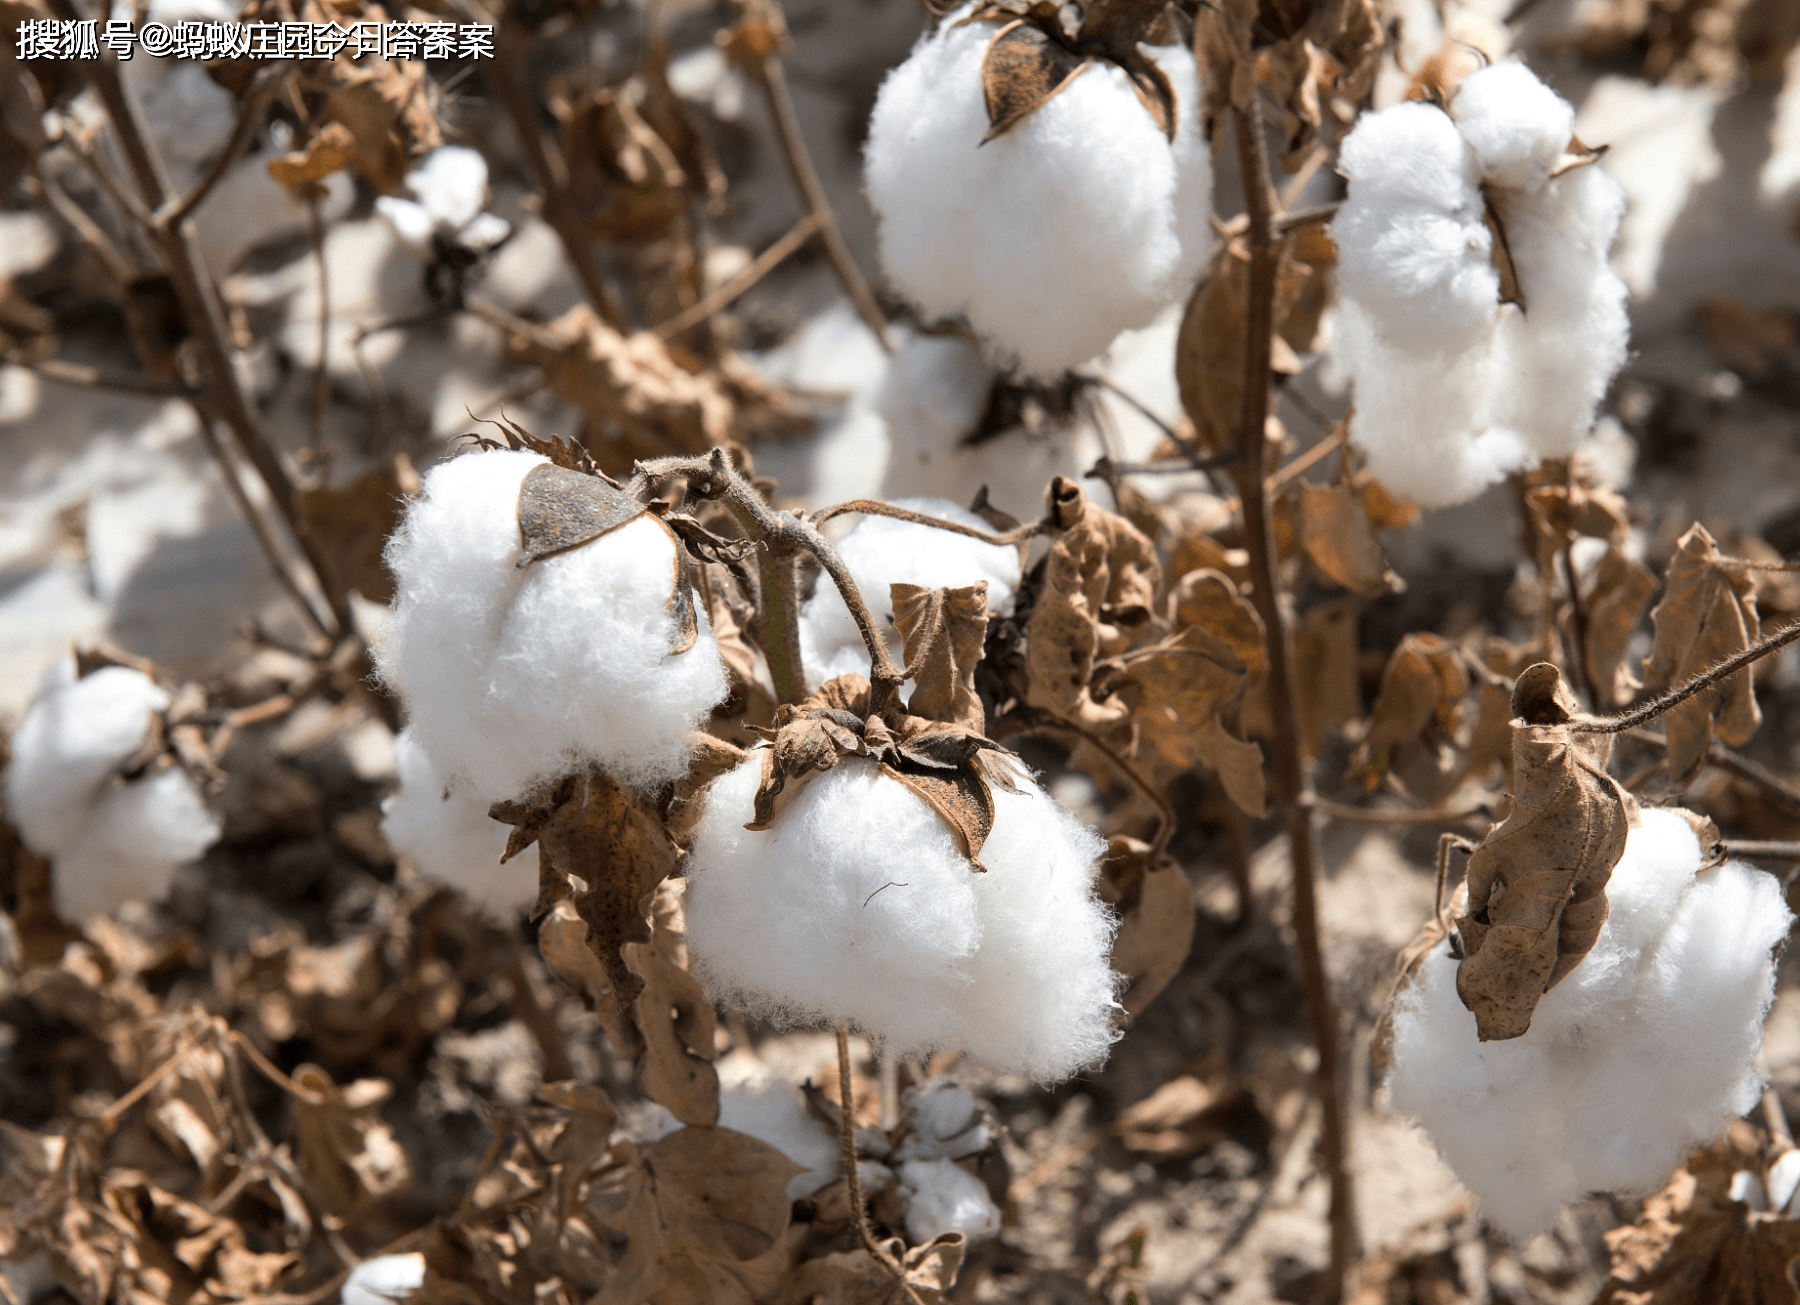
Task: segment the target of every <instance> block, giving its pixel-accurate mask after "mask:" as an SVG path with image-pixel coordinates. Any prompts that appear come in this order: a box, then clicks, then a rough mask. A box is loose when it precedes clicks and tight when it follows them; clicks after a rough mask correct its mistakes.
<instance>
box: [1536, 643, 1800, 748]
mask: <svg viewBox="0 0 1800 1305" xmlns="http://www.w3.org/2000/svg"><path fill="white" fill-rule="evenodd" d="M1795 639H1800V621H1795V622H1794V623H1793V624H1791V625H1787V626H1783V627H1782V628H1781V629H1780V630H1777V631H1776V632H1775V633H1774V634H1771V635H1769V636H1768V637H1767V638H1765V639H1759V640H1758V641H1757V642H1755V643H1753V644H1751V645H1750V646H1749V647H1748V648H1746V649H1744V651H1742V652H1740V653H1736V654H1734V655H1732V656H1730V657H1727V658H1726V659H1725V660H1724V661H1722V662H1720V663H1719V664H1718V665H1717V666H1714V667H1712V668H1711V669H1710V670H1705V671H1702V672H1701V673H1700V674H1698V675H1696V676H1695V677H1694V678H1693V679H1691V680H1689V681H1688V682H1687V683H1686V684H1684V685H1682V686H1681V687H1680V688H1678V689H1671V690H1670V691H1669V692H1667V693H1665V694H1663V695H1662V696H1661V697H1659V698H1656V699H1655V700H1653V701H1651V702H1647V703H1645V704H1644V705H1643V706H1642V707H1639V708H1638V709H1637V710H1636V711H1630V712H1626V713H1625V714H1624V715H1622V716H1607V717H1599V718H1592V717H1590V718H1588V719H1585V720H1575V721H1573V722H1571V723H1570V725H1569V728H1570V729H1571V730H1573V731H1574V732H1575V733H1577V734H1620V733H1623V732H1624V731H1625V730H1629V729H1636V728H1637V727H1638V726H1639V725H1645V724H1648V723H1649V722H1651V721H1653V720H1655V719H1656V718H1657V717H1658V716H1660V715H1662V714H1663V713H1664V712H1666V711H1668V710H1669V709H1670V708H1671V707H1679V706H1680V705H1681V704H1682V703H1684V702H1686V701H1687V700H1688V699H1689V698H1691V697H1693V696H1694V695H1695V694H1696V693H1699V692H1701V691H1703V690H1705V689H1709V688H1711V687H1712V686H1713V685H1715V684H1717V683H1719V682H1720V681H1721V680H1726V679H1729V678H1730V677H1731V676H1733V675H1736V674H1737V673H1738V672H1739V671H1741V670H1743V669H1744V668H1745V667H1746V666H1749V665H1750V664H1751V663H1753V662H1757V661H1760V660H1762V659H1763V658H1764V657H1767V656H1768V655H1769V654H1770V653H1772V652H1775V651H1777V650H1779V649H1781V648H1785V647H1787V645H1788V644H1790V643H1792V642H1794V640H1795Z"/></svg>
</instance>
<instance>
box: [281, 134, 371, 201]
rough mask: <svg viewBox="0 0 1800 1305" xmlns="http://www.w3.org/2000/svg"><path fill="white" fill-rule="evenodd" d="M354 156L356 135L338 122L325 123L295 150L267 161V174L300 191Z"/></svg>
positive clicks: (304, 190) (306, 189)
mask: <svg viewBox="0 0 1800 1305" xmlns="http://www.w3.org/2000/svg"><path fill="white" fill-rule="evenodd" d="M355 157H356V136H355V134H354V133H353V132H352V131H351V130H350V128H348V127H346V126H345V125H344V124H343V123H341V122H328V123H326V124H324V125H323V126H322V127H320V128H319V130H318V131H316V132H314V133H313V136H312V139H311V140H309V141H307V142H306V144H305V145H304V146H303V147H301V148H300V149H297V150H291V151H289V152H288V153H286V154H278V155H276V156H275V157H274V158H272V159H270V160H269V164H268V168H269V175H270V176H271V177H273V178H274V179H275V180H276V181H278V182H279V183H281V184H282V185H283V186H286V187H287V188H288V189H289V190H292V191H297V192H300V193H302V194H304V193H306V192H307V191H309V190H310V189H311V187H312V183H314V182H316V181H323V180H324V179H325V178H326V177H328V176H330V175H331V174H332V173H334V172H336V171H337V170H338V169H339V168H341V167H344V166H345V165H347V164H348V163H349V162H350V161H351V160H352V159H354V158H355Z"/></svg>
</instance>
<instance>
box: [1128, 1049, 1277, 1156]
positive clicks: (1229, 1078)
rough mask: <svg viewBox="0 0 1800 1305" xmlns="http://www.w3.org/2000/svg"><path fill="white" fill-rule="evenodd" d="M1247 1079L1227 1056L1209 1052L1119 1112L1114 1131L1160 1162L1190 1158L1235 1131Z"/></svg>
mask: <svg viewBox="0 0 1800 1305" xmlns="http://www.w3.org/2000/svg"><path fill="white" fill-rule="evenodd" d="M1243 1100H1244V1085H1243V1083H1242V1082H1241V1081H1239V1079H1238V1076H1237V1075H1236V1074H1234V1073H1233V1072H1232V1069H1231V1065H1230V1064H1229V1063H1228V1062H1227V1061H1226V1060H1225V1058H1224V1057H1222V1056H1208V1057H1206V1058H1205V1059H1203V1060H1201V1061H1199V1062H1197V1063H1195V1062H1190V1063H1189V1064H1188V1065H1185V1066H1183V1067H1182V1072H1181V1073H1179V1074H1177V1075H1176V1076H1175V1077H1174V1078H1172V1079H1170V1080H1169V1081H1168V1082H1166V1083H1164V1084H1163V1085H1162V1086H1161V1087H1159V1088H1157V1089H1156V1091H1154V1092H1152V1093H1151V1094H1150V1095H1149V1096H1147V1097H1145V1098H1144V1099H1143V1100H1142V1101H1137V1102H1134V1103H1133V1104H1131V1105H1129V1106H1127V1107H1125V1109H1124V1110H1122V1111H1120V1112H1119V1118H1118V1120H1117V1121H1116V1122H1115V1123H1114V1124H1113V1126H1112V1131H1113V1132H1114V1133H1115V1134H1117V1135H1118V1138H1119V1141H1120V1142H1122V1143H1123V1144H1124V1146H1125V1149H1126V1150H1128V1151H1132V1152H1135V1153H1136V1154H1138V1155H1146V1156H1149V1157H1151V1158H1152V1159H1153V1160H1155V1161H1157V1162H1158V1163H1163V1162H1167V1161H1170V1160H1185V1159H1187V1158H1188V1157H1189V1156H1192V1155H1198V1154H1199V1153H1200V1152H1201V1151H1204V1150H1206V1149H1207V1148H1208V1147H1210V1146H1212V1145H1214V1144H1215V1143H1217V1142H1221V1141H1223V1140H1224V1139H1225V1138H1227V1137H1229V1136H1231V1125H1232V1120H1231V1116H1232V1115H1233V1114H1234V1113H1235V1112H1236V1110H1237V1108H1238V1106H1239V1104H1240V1103H1241V1102H1242V1101H1243Z"/></svg>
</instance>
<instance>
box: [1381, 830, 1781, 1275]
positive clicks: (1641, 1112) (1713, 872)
mask: <svg viewBox="0 0 1800 1305" xmlns="http://www.w3.org/2000/svg"><path fill="white" fill-rule="evenodd" d="M1701 863H1702V856H1701V848H1700V843H1699V839H1698V838H1697V837H1696V836H1695V834H1694V831H1693V828H1692V827H1691V826H1690V825H1689V824H1688V822H1687V820H1686V819H1685V818H1684V817H1683V815H1682V814H1681V813H1679V812H1676V811H1672V810H1645V811H1644V812H1643V813H1642V823H1641V824H1640V825H1639V826H1637V827H1636V828H1634V829H1632V831H1631V833H1630V836H1629V838H1628V839H1627V841H1626V845H1625V854H1624V857H1623V858H1622V859H1621V860H1620V862H1619V864H1618V866H1617V867H1616V868H1615V869H1614V870H1613V874H1612V879H1611V881H1610V882H1609V883H1608V885H1607V889H1606V893H1607V897H1608V899H1609V901H1610V903H1611V914H1610V916H1609V918H1608V919H1607V922H1606V925H1605V927H1604V928H1603V929H1602V930H1601V933H1600V938H1599V941H1598V942H1597V943H1596V944H1595V945H1594V949H1593V950H1592V951H1591V952H1590V953H1589V954H1588V956H1587V957H1586V958H1585V959H1584V960H1583V961H1582V962H1581V964H1580V965H1578V966H1577V967H1576V968H1575V969H1574V971H1573V972H1572V973H1571V974H1570V975H1569V976H1568V977H1567V978H1566V979H1564V980H1563V981H1562V982H1561V983H1560V984H1558V985H1557V986H1556V987H1555V988H1552V989H1551V990H1550V991H1549V992H1548V993H1546V994H1545V995H1544V998H1543V1000H1542V1001H1541V1002H1539V1003H1538V1007H1537V1011H1536V1013H1535V1014H1534V1015H1533V1016H1532V1020H1531V1029H1530V1031H1529V1032H1527V1033H1526V1034H1525V1035H1524V1036H1523V1037H1521V1038H1517V1039H1513V1040H1511V1041H1503V1042H1487V1043H1483V1042H1480V1041H1479V1040H1478V1039H1477V1037H1476V1028H1475V1017H1474V1016H1473V1015H1472V1014H1470V1013H1469V1011H1468V1010H1467V1009H1466V1008H1465V1007H1464V1006H1463V1004H1462V1002H1461V1001H1460V1000H1459V999H1458V997H1457V994H1456V969H1457V963H1456V961H1455V960H1454V959H1452V957H1451V956H1450V954H1449V946H1448V943H1447V942H1446V943H1444V944H1440V945H1439V946H1438V947H1437V948H1436V949H1435V950H1434V951H1433V952H1432V954H1431V955H1430V956H1428V957H1427V958H1426V959H1425V961H1424V962H1423V964H1422V965H1421V967H1420V969H1419V971H1418V972H1417V974H1416V975H1415V976H1414V978H1413V980H1412V982H1411V983H1410V985H1409V986H1408V987H1407V988H1406V990H1405V991H1404V992H1403V993H1402V994H1401V995H1400V997H1399V998H1398V999H1397V1001H1396V1003H1395V1006H1394V1011H1393V1030H1394V1038H1393V1050H1392V1059H1391V1064H1392V1069H1391V1071H1390V1074H1389V1078H1388V1090H1389V1092H1390V1094H1391V1096H1392V1100H1393V1104H1394V1106H1395V1108H1396V1109H1398V1110H1400V1111H1402V1112H1403V1113H1407V1114H1411V1115H1414V1116H1416V1117H1417V1118H1418V1119H1419V1121H1420V1122H1421V1123H1422V1124H1423V1125H1424V1127H1425V1130H1426V1131H1427V1132H1428V1133H1430V1135H1431V1137H1432V1140H1433V1141H1434V1142H1435V1143H1436V1144H1437V1148H1438V1150H1439V1152H1440V1153H1441V1154H1442V1155H1443V1157H1444V1159H1445V1160H1446V1161H1447V1162H1448V1163H1449V1165H1450V1167H1451V1168H1452V1169H1454V1170H1455V1171H1456V1173H1457V1176H1458V1177H1460V1178H1461V1179H1462V1180H1463V1182H1464V1183H1466V1184H1467V1185H1468V1187H1469V1188H1470V1190H1471V1191H1473V1192H1474V1193H1475V1194H1476V1195H1477V1196H1478V1197H1479V1198H1480V1199H1481V1203H1482V1210H1483V1213H1484V1214H1485V1215H1486V1216H1487V1218H1488V1219H1489V1220H1490V1221H1491V1222H1492V1223H1494V1224H1495V1225H1496V1226H1497V1227H1499V1228H1500V1229H1502V1230H1503V1231H1505V1232H1506V1233H1508V1234H1509V1235H1511V1236H1513V1237H1517V1238H1521V1239H1523V1238H1525V1237H1529V1236H1530V1235H1532V1234H1533V1233H1536V1232H1539V1231H1541V1230H1543V1229H1545V1228H1547V1227H1549V1226H1550V1224H1551V1223H1552V1222H1554V1220H1555V1218H1556V1215H1557V1212H1558V1211H1559V1210H1560V1209H1561V1208H1562V1206H1564V1205H1566V1204H1567V1203H1569V1202H1570V1201H1573V1200H1576V1199H1578V1198H1579V1197H1581V1196H1582V1195H1584V1194H1586V1193H1587V1192H1590V1191H1596V1190H1601V1191H1616V1190H1621V1189H1626V1190H1640V1191H1641V1190H1647V1189H1654V1188H1655V1187H1657V1186H1658V1185H1660V1184H1661V1183H1662V1182H1663V1181H1664V1180H1665V1179H1666V1178H1667V1177H1668V1176H1669V1174H1670V1172H1671V1171H1673V1170H1674V1168H1675V1166H1676V1165H1677V1164H1679V1163H1680V1162H1681V1159H1682V1156H1683V1154H1684V1153H1685V1152H1686V1151H1687V1149H1688V1148H1689V1147H1690V1146H1693V1145H1698V1144H1701V1143H1704V1142H1706V1141H1708V1140H1710V1139H1711V1138H1713V1137H1715V1136H1716V1135H1717V1134H1718V1133H1719V1132H1720V1130H1722V1129H1723V1128H1724V1127H1725V1125H1726V1124H1727V1123H1728V1122H1729V1121H1730V1120H1731V1119H1733V1118H1734V1117H1736V1116H1737V1115H1740V1114H1742V1113H1743V1112H1744V1111H1745V1110H1747V1109H1749V1108H1750V1107H1751V1106H1752V1105H1754V1104H1755V1102H1756V1100H1757V1097H1758V1095H1759V1094H1760V1092H1761V1084H1760V1081H1759V1079H1758V1075H1757V1069H1756V1064H1755V1062H1756V1055H1757V1049H1758V1047H1759V1046H1760V1045H1761V1042H1762V1026H1763V1018H1764V1016H1765V1015H1766V1014H1767V1012H1768V1009H1769V1003H1770V1001H1771V999H1772V998H1773V995H1774V982H1775V969H1774V962H1773V960H1772V959H1771V953H1772V950H1773V948H1774V947H1775V946H1776V945H1777V944H1778V943H1780V942H1781V940H1782V939H1784V938H1786V936H1787V932H1788V927H1789V925H1790V924H1791V923H1792V920H1793V917H1792V916H1791V915H1790V914H1789V912H1788V909H1787V905H1786V903H1785V901H1784V900H1783V897H1782V890H1781V885H1780V883H1779V882H1778V881H1777V880H1775V879H1772V878H1770V877H1769V876H1768V875H1765V874H1762V873H1761V872H1759V871H1757V870H1754V869H1751V868H1750V867H1748V866H1746V865H1743V864H1741V863H1739V862H1728V863H1726V864H1724V865H1720V866H1715V867H1713V868H1711V869H1707V870H1704V871H1700V872H1699V873H1698V874H1696V873H1695V872H1696V871H1697V870H1699V867H1700V865H1701ZM1647 1071H1653V1072H1647Z"/></svg>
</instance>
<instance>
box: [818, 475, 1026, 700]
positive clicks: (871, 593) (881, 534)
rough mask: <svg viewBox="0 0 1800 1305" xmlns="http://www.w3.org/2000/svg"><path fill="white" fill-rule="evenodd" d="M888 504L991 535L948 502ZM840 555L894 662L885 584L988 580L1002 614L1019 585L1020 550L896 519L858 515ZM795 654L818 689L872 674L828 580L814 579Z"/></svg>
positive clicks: (992, 607) (993, 604) (930, 585)
mask: <svg viewBox="0 0 1800 1305" xmlns="http://www.w3.org/2000/svg"><path fill="white" fill-rule="evenodd" d="M893 506H895V507H900V508H907V509H909V510H910V511H913V512H917V513H920V514H922V515H924V516H929V517H937V518H939V519H941V520H944V521H953V522H955V523H956V524H957V525H959V526H971V527H973V528H974V529H976V530H983V531H988V532H990V533H991V532H992V531H993V527H992V526H990V525H989V524H988V523H987V522H986V521H984V520H982V519H981V518H980V517H978V516H976V515H975V514H974V513H973V512H970V511H968V510H967V509H965V508H960V507H958V506H957V505H956V504H955V503H953V502H951V501H950V500H949V499H947V498H902V499H896V500H894V503H893ZM838 554H839V556H841V557H842V558H843V559H844V565H845V566H847V567H848V568H849V569H850V575H851V578H853V579H854V580H855V581H856V588H857V591H858V592H859V593H860V594H861V595H862V599H863V602H864V603H865V604H867V605H868V608H869V615H870V616H871V617H873V618H874V620H875V624H876V625H877V626H878V627H880V628H881V629H882V630H884V631H886V633H887V636H888V644H889V646H890V647H891V648H892V649H893V652H894V655H895V657H896V659H897V658H899V656H900V653H901V641H900V634H899V631H898V630H897V629H896V628H895V626H894V619H893V618H894V609H893V603H892V601H891V599H890V594H889V586H890V585H894V584H900V583H904V584H914V585H923V586H924V587H925V588H927V589H940V588H948V589H958V588H961V587H963V586H965V585H972V584H975V583H977V582H978V581H983V580H985V581H986V582H987V587H988V592H987V598H988V610H989V611H990V612H1004V611H1006V610H1007V609H1008V608H1009V607H1010V605H1011V603H1012V596H1013V591H1014V590H1016V589H1017V588H1018V587H1019V550H1018V549H1017V548H1014V547H1012V546H1010V545H1003V544H988V543H984V542H982V541H981V540H979V539H971V538H970V537H969V536H968V535H959V534H956V533H954V532H952V531H949V530H940V529H938V528H937V527H936V526H922V525H919V524H918V523H917V522H913V521H900V520H897V519H895V518H894V517H879V516H865V517H863V518H862V519H861V520H860V521H858V522H857V523H856V526H855V528H854V529H852V530H851V531H850V533H849V534H848V535H846V536H845V537H844V540H843V542H842V543H841V544H839V545H838ZM800 657H801V660H802V661H803V662H804V664H805V666H806V683H807V687H808V688H809V689H816V688H818V687H819V686H820V685H821V684H823V683H824V682H825V681H826V680H829V679H831V678H832V677H833V676H836V675H847V674H850V673H852V672H854V673H855V674H858V675H863V676H866V675H868V674H869V651H868V647H867V645H865V644H864V643H863V639H862V634H861V633H860V632H859V631H858V630H857V628H856V621H855V618H853V617H852V616H851V615H850V608H849V607H848V606H847V605H846V604H845V602H844V598H843V595H842V594H840V593H839V592H838V588H837V586H836V585H835V584H833V583H832V582H831V577H830V576H828V575H824V574H821V575H820V576H819V581H818V586H817V588H815V589H814V590H813V596H812V597H811V598H810V599H808V600H807V603H806V606H805V607H804V608H803V609H801V612H800Z"/></svg>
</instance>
